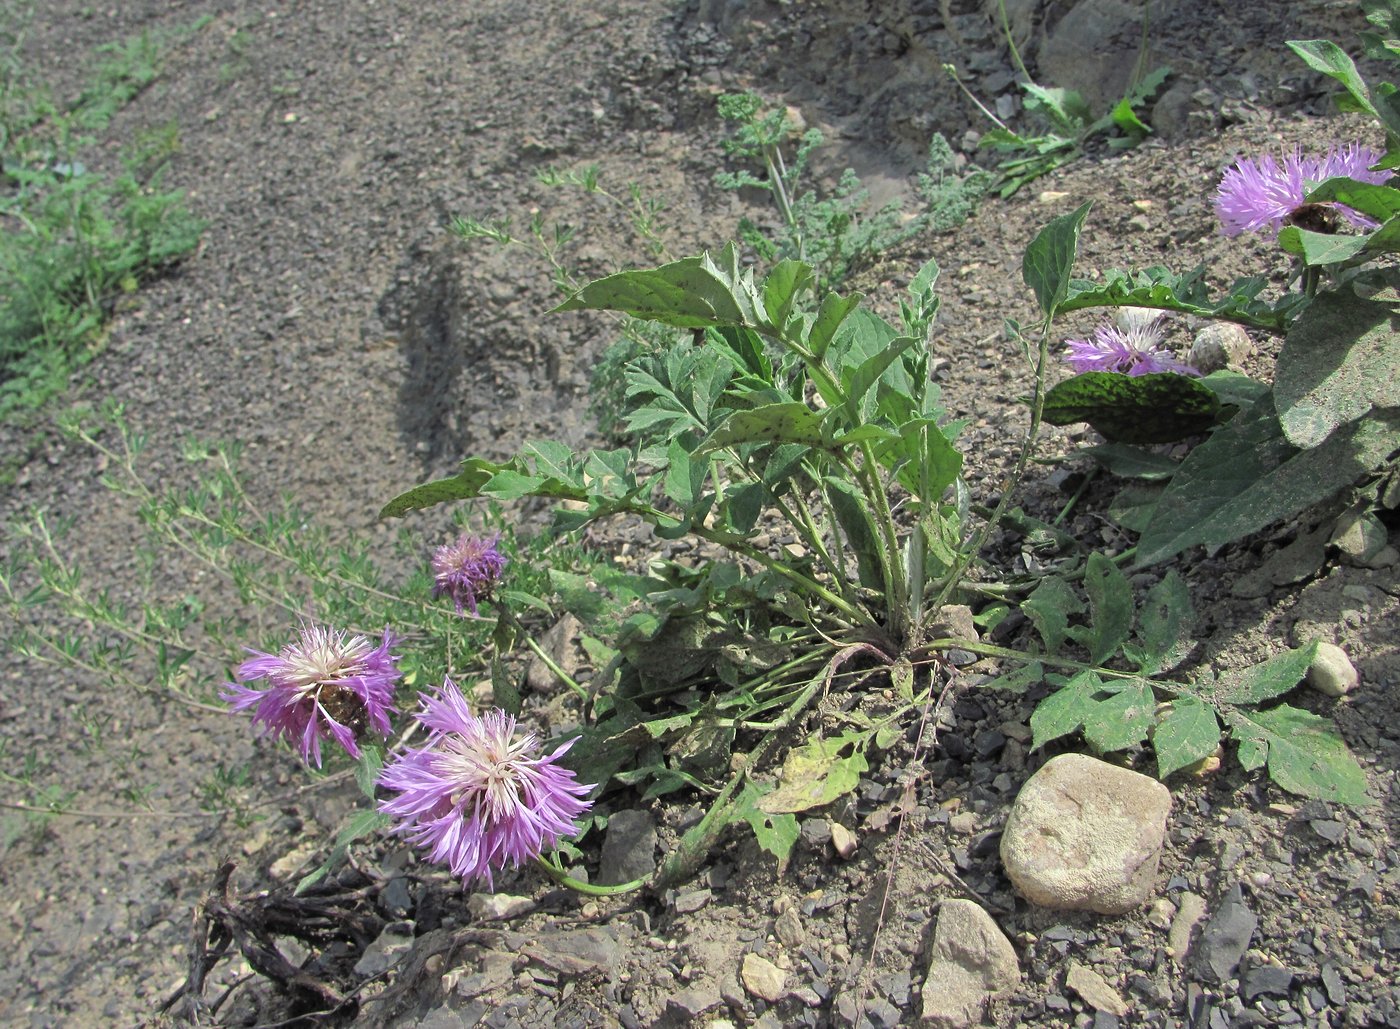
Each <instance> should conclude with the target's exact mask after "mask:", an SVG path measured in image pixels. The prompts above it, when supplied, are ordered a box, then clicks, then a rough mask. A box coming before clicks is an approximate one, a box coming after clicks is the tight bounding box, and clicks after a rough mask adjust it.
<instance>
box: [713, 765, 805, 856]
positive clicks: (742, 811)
mask: <svg viewBox="0 0 1400 1029" xmlns="http://www.w3.org/2000/svg"><path fill="white" fill-rule="evenodd" d="M763 794H764V790H763V787H761V786H759V785H758V784H757V783H755V782H753V781H752V780H750V781H749V782H746V783H744V789H743V792H742V793H740V794H739V796H738V797H737V798H735V801H734V815H733V817H732V818H731V820H730V824H731V825H732V824H734V823H736V822H745V823H747V824H748V827H749V828H750V829H752V830H753V834H754V838H755V839H756V840H758V845H759V846H760V847H761V848H763V849H764V850H766V851H767V852H768V853H769V854H772V855H773V856H774V857H775V858H777V859H778V866H779V867H780V868H781V867H784V866H786V865H787V861H788V858H789V857H790V856H791V855H792V846H793V844H794V843H796V842H797V837H798V834H799V832H800V830H799V828H798V825H797V817H796V816H795V815H790V814H769V813H768V812H766V811H763V810H760V808H759V807H758V804H759V801H760V800H761V798H762V797H763Z"/></svg>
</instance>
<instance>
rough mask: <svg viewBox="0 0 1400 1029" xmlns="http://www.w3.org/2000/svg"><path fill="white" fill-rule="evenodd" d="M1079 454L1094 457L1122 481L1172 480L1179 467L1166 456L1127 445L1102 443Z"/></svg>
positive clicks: (1086, 448) (1084, 449)
mask: <svg viewBox="0 0 1400 1029" xmlns="http://www.w3.org/2000/svg"><path fill="white" fill-rule="evenodd" d="M1079 453H1080V454H1081V455H1083V456H1084V457H1092V458H1093V459H1094V460H1095V461H1096V462H1097V463H1098V464H1099V465H1100V466H1101V467H1103V468H1105V469H1106V470H1108V471H1110V472H1112V473H1113V474H1114V475H1116V476H1118V477H1119V478H1121V479H1144V480H1147V481H1149V482H1155V481H1158V480H1161V479H1170V478H1171V477H1172V475H1173V474H1175V472H1176V469H1177V467H1178V465H1177V462H1175V461H1173V460H1172V459H1171V458H1170V457H1167V456H1166V455H1165V454H1154V453H1153V452H1152V451H1150V450H1143V449H1141V448H1140V447H1134V446H1130V445H1129V444H1126V443H1100V444H1099V445H1098V446H1093V447H1084V448H1083V449H1082V450H1080V451H1079Z"/></svg>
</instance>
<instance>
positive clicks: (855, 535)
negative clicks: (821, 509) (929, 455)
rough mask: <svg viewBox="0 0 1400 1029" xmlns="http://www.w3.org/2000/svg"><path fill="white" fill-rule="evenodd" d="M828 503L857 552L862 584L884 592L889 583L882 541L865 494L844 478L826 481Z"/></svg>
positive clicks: (858, 571)
mask: <svg viewBox="0 0 1400 1029" xmlns="http://www.w3.org/2000/svg"><path fill="white" fill-rule="evenodd" d="M825 485H826V495H827V502H828V503H829V504H830V505H831V513H832V514H833V515H835V516H836V523H837V524H838V525H840V526H841V532H842V534H843V535H845V537H846V545H847V547H849V548H850V550H851V552H852V553H853V554H854V555H855V559H856V570H857V573H858V574H859V576H860V584H861V585H862V586H864V587H865V588H866V589H872V590H881V591H883V590H884V589H885V588H886V586H887V583H886V582H885V576H884V572H883V571H882V570H881V565H880V554H881V550H882V547H883V544H881V542H880V536H879V533H877V532H876V531H875V523H874V522H873V521H871V518H870V504H869V502H868V501H867V499H866V497H865V495H864V494H863V493H861V492H860V491H859V490H858V489H856V488H855V487H854V486H852V485H851V484H850V483H848V482H846V481H845V480H844V479H836V478H828V479H826V480H825Z"/></svg>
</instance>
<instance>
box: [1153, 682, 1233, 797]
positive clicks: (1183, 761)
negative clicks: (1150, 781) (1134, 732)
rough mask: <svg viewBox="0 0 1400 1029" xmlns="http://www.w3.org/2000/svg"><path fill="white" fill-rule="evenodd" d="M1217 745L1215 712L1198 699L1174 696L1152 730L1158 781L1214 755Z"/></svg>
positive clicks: (1218, 728)
mask: <svg viewBox="0 0 1400 1029" xmlns="http://www.w3.org/2000/svg"><path fill="white" fill-rule="evenodd" d="M1218 746H1220V721H1219V720H1218V719H1217V718H1216V716H1215V709H1214V708H1212V707H1211V706H1210V705H1209V704H1204V703H1202V702H1201V700H1200V699H1199V698H1198V697H1193V696H1190V695H1187V696H1182V697H1177V698H1176V699H1175V700H1173V701H1172V702H1171V704H1170V705H1169V707H1168V709H1167V713H1166V714H1165V715H1164V716H1163V717H1162V719H1161V720H1160V721H1159V722H1158V723H1157V725H1156V727H1155V728H1154V729H1153V730H1152V749H1153V750H1155V751H1156V752H1157V778H1159V779H1165V778H1166V777H1167V776H1169V775H1171V774H1172V773H1173V772H1175V771H1178V770H1180V769H1182V768H1185V767H1186V766H1187V765H1192V764H1195V763H1196V762H1197V761H1200V760H1202V759H1203V758H1207V757H1209V756H1210V755H1212V754H1214V753H1215V748H1216V747H1218Z"/></svg>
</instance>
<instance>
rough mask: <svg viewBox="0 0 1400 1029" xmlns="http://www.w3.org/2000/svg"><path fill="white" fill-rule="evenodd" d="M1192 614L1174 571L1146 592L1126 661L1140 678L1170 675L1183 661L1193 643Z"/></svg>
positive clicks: (1186, 593) (1187, 593) (1182, 583)
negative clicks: (1135, 641)
mask: <svg viewBox="0 0 1400 1029" xmlns="http://www.w3.org/2000/svg"><path fill="white" fill-rule="evenodd" d="M1195 620H1196V612H1195V611H1194V610H1192V607H1191V591H1190V589H1189V588H1187V586H1186V583H1185V581H1184V580H1183V579H1182V578H1181V576H1180V575H1178V574H1177V571H1176V569H1175V568H1173V569H1172V570H1171V571H1169V572H1167V574H1166V575H1164V576H1163V577H1162V579H1161V581H1160V582H1158V583H1157V584H1156V585H1155V586H1153V587H1152V588H1151V589H1150V590H1148V591H1147V596H1146V598H1145V599H1144V600H1143V602H1142V605H1141V607H1140V608H1139V610H1138V628H1137V635H1138V643H1139V646H1138V647H1136V648H1133V652H1132V653H1130V654H1129V653H1128V650H1127V648H1124V652H1125V654H1127V656H1128V659H1129V660H1130V661H1132V662H1133V663H1134V664H1135V665H1137V666H1138V671H1139V672H1141V673H1142V674H1143V675H1156V674H1158V673H1160V672H1166V671H1170V670H1171V669H1173V668H1175V667H1176V666H1177V665H1179V664H1181V662H1182V661H1184V660H1185V659H1186V655H1187V654H1189V653H1191V650H1192V648H1193V647H1194V646H1195V643H1194V642H1193V641H1192V640H1191V627H1192V625H1193V624H1194V623H1195Z"/></svg>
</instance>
